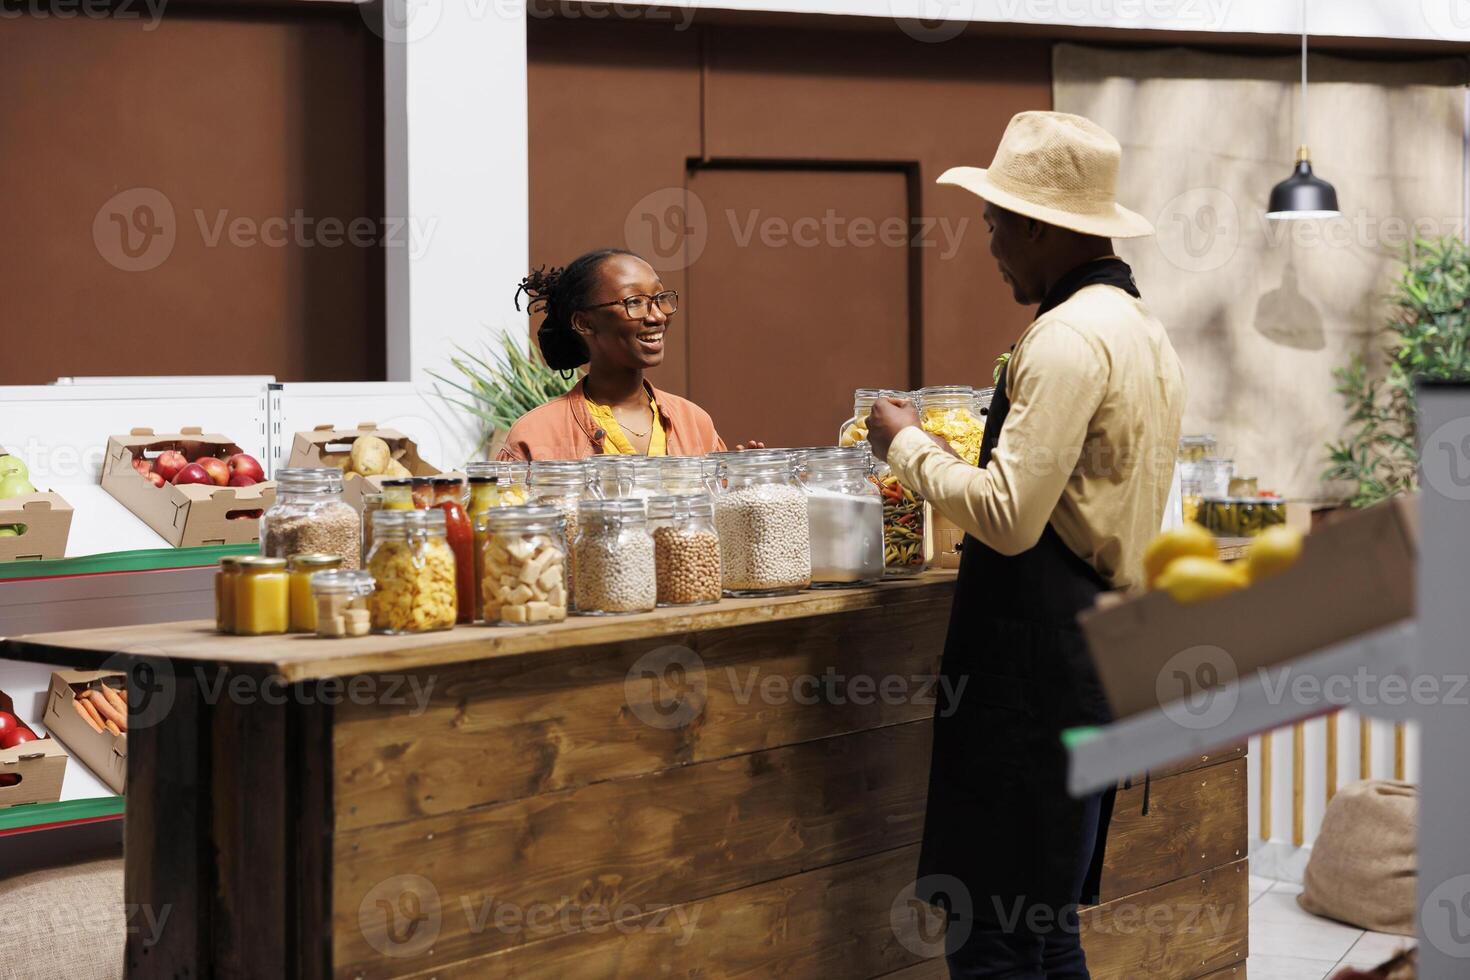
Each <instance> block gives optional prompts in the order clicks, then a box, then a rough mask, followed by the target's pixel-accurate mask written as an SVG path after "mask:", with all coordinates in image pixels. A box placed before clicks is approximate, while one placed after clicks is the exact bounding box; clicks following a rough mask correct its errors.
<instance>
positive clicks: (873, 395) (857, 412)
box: [837, 388, 883, 447]
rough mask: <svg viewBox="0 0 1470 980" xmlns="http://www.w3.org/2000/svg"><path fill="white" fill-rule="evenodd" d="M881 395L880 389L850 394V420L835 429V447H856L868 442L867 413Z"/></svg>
mask: <svg viewBox="0 0 1470 980" xmlns="http://www.w3.org/2000/svg"><path fill="white" fill-rule="evenodd" d="M882 393H883V390H882V389H881V388H859V389H857V390H856V391H854V392H853V393H852V418H850V419H848V420H847V421H846V422H843V423H842V425H841V426H839V427H838V429H837V445H839V446H844V447H845V446H856V445H857V444H858V443H861V442H867V441H868V413H869V412H871V411H872V410H873V403H874V402H875V401H877V400H878V396H879V395H880V394H882Z"/></svg>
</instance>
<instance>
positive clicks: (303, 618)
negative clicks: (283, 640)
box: [286, 554, 342, 633]
mask: <svg viewBox="0 0 1470 980" xmlns="http://www.w3.org/2000/svg"><path fill="white" fill-rule="evenodd" d="M341 567H342V559H341V558H340V557H338V556H337V555H328V554H310V555H292V556H291V557H290V558H287V559H286V575H287V576H288V577H289V578H290V580H291V632H292V633H311V632H314V631H315V630H316V606H315V605H314V604H313V602H312V598H311V577H312V576H313V575H315V574H316V573H317V572H327V571H332V570H334V569H339V568H341Z"/></svg>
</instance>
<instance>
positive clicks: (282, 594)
mask: <svg viewBox="0 0 1470 980" xmlns="http://www.w3.org/2000/svg"><path fill="white" fill-rule="evenodd" d="M239 567H240V572H239V574H238V575H236V576H235V632H236V633H238V634H239V635H241V636H267V635H270V634H274V633H284V632H286V630H287V628H288V627H289V626H290V625H291V588H290V582H289V580H288V579H287V577H286V559H284V558H268V557H265V556H263V555H259V556H248V557H245V558H241V559H240V560H239Z"/></svg>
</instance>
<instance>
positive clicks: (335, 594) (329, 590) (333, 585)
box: [311, 569, 375, 637]
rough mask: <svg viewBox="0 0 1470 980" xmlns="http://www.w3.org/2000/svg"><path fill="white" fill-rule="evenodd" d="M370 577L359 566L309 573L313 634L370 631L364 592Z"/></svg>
mask: <svg viewBox="0 0 1470 980" xmlns="http://www.w3.org/2000/svg"><path fill="white" fill-rule="evenodd" d="M374 589H375V586H374V585H373V577H372V575H371V574H369V573H368V572H365V571H362V570H361V569H350V570H349V569H337V570H330V571H323V572H316V573H315V574H313V575H312V576H311V598H312V605H313V609H312V613H313V616H314V619H315V627H314V628H315V630H316V635H317V636H324V637H338V636H366V635H367V634H368V633H370V632H371V631H372V611H371V610H370V609H369V608H368V596H370V595H372V594H373V590H374Z"/></svg>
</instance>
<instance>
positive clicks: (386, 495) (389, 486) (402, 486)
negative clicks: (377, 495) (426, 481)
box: [382, 476, 414, 510]
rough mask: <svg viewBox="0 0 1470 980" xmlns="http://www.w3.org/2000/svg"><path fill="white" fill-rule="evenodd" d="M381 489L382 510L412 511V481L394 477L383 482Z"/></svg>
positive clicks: (403, 477) (406, 478) (402, 477)
mask: <svg viewBox="0 0 1470 980" xmlns="http://www.w3.org/2000/svg"><path fill="white" fill-rule="evenodd" d="M382 487H383V509H384V510H413V509H414V503H413V480H411V479H409V478H408V477H406V476H396V477H393V478H392V479H390V480H384V481H383V483H382Z"/></svg>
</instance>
